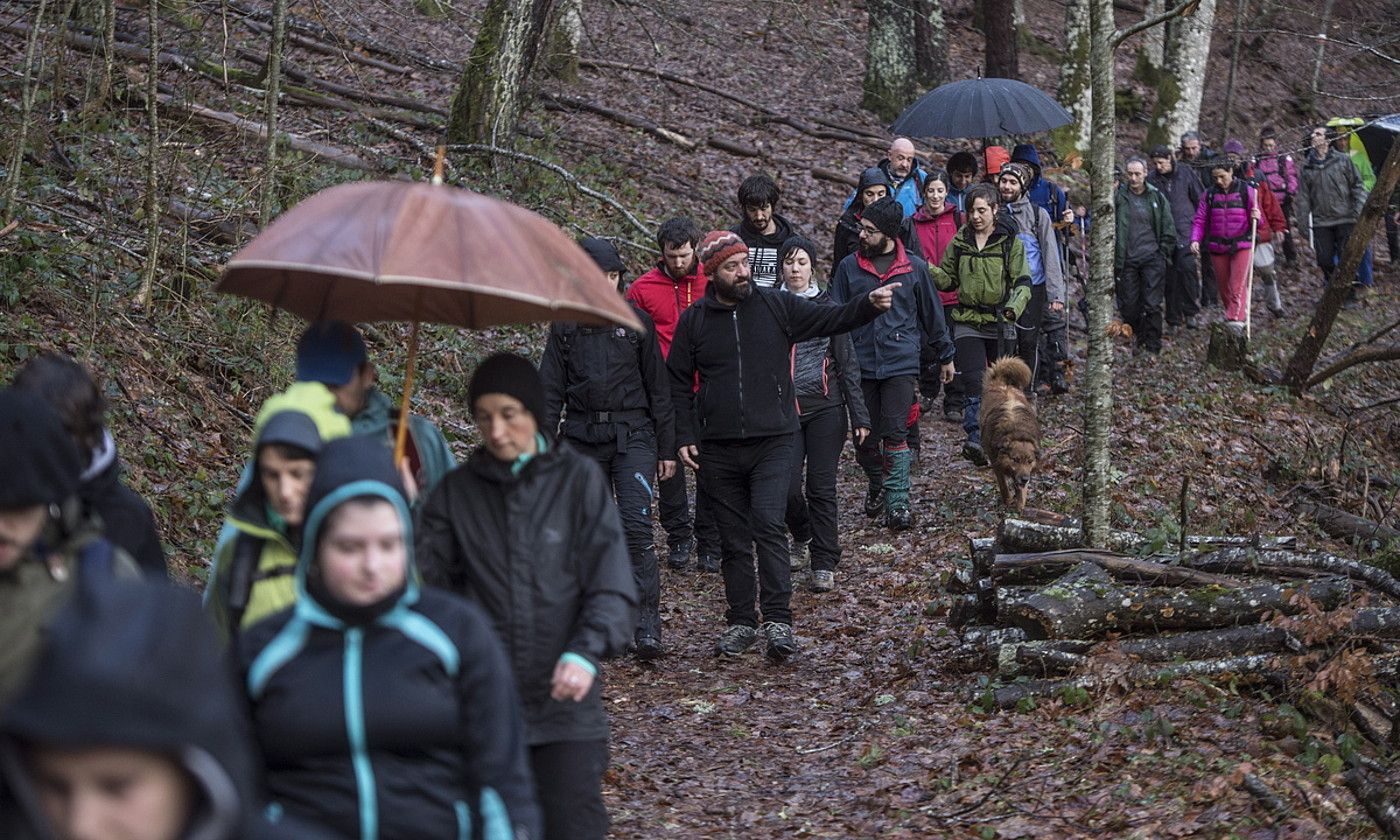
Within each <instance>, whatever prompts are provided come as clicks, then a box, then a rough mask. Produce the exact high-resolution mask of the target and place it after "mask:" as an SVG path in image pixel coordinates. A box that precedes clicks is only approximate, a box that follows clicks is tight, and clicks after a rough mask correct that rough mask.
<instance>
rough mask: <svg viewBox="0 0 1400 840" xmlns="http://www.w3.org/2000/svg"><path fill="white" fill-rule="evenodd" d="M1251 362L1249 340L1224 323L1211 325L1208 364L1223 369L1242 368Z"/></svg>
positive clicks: (1207, 351) (1207, 349)
mask: <svg viewBox="0 0 1400 840" xmlns="http://www.w3.org/2000/svg"><path fill="white" fill-rule="evenodd" d="M1248 362H1249V340H1248V339H1246V338H1245V337H1244V333H1243V332H1236V331H1235V330H1232V329H1230V328H1229V327H1227V326H1225V325H1224V324H1222V323H1216V324H1211V325H1210V344H1209V345H1208V346H1207V347H1206V364H1208V365H1210V366H1211V367H1216V368H1220V369H1221V370H1240V369H1241V368H1243V367H1244V366H1245V365H1246V364H1248Z"/></svg>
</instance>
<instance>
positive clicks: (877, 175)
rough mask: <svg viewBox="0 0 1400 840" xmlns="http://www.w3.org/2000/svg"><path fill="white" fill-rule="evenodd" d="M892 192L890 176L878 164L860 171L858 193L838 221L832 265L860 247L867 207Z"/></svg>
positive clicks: (838, 262)
mask: <svg viewBox="0 0 1400 840" xmlns="http://www.w3.org/2000/svg"><path fill="white" fill-rule="evenodd" d="M889 194H890V176H889V175H887V174H886V173H885V170H883V169H881V168H880V167H878V166H872V167H870V168H869V169H867V170H865V171H864V172H862V173H860V180H859V181H857V182H856V194H855V197H854V198H852V199H851V201H850V204H848V205H847V206H846V209H845V211H844V212H843V213H842V214H841V218H840V219H838V220H837V222H836V233H835V236H834V238H833V241H832V245H831V265H832V266H833V270H835V269H834V266H838V265H840V264H841V261H842V260H844V259H845V258H846V257H848V256H850V255H851V254H852V253H853V252H855V250H856V249H857V248H859V247H860V219H861V215H862V214H864V213H865V208H867V207H869V206H870V205H872V204H874V203H875V202H877V201H879V200H880V199H882V198H885V197H887V196H888V195H889Z"/></svg>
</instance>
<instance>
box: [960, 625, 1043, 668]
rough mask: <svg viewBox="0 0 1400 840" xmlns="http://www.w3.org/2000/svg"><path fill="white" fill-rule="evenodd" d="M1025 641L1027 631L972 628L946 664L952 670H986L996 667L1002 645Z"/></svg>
mask: <svg viewBox="0 0 1400 840" xmlns="http://www.w3.org/2000/svg"><path fill="white" fill-rule="evenodd" d="M1025 639H1026V634H1025V631H1023V630H1020V629H1019V628H1016V627H987V626H981V627H975V628H971V629H968V630H965V631H964V632H963V634H962V644H960V645H958V646H957V647H955V648H953V650H952V651H951V652H950V653H949V654H948V658H947V660H946V662H947V664H948V665H949V666H950V667H952V668H961V669H965V670H977V671H980V670H985V669H987V668H990V667H993V666H994V665H996V661H997V654H998V652H1000V650H1001V648H1002V645H1006V644H1015V643H1017V642H1023V641H1025Z"/></svg>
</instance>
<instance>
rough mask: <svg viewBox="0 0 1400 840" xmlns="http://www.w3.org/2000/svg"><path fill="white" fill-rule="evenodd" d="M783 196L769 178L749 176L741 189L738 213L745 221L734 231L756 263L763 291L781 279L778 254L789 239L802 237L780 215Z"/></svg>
mask: <svg viewBox="0 0 1400 840" xmlns="http://www.w3.org/2000/svg"><path fill="white" fill-rule="evenodd" d="M781 199H782V193H781V192H780V191H779V190H778V185H777V183H775V182H774V181H773V179H772V178H770V177H768V176H767V175H763V174H759V175H750V176H749V177H747V178H745V179H744V181H743V183H741V184H740V185H739V212H741V213H743V216H744V217H743V219H741V220H740V221H739V224H737V225H735V226H734V227H733V228H731V230H732V231H733V232H734V233H737V234H739V238H740V239H742V240H744V244H745V245H748V246H749V255H750V257H751V259H752V261H753V266H752V268H753V283H754V285H755V286H758V287H760V288H764V289H771V288H773V287H774V286H777V285H778V282H779V280H780V279H781V278H780V277H779V275H780V274H781V266H780V262H781V261H780V260H779V259H778V251H779V249H780V248H782V245H783V243H784V242H786V241H787V240H788V238H789V237H792V236H798V235H800V233H799V232H798V230H797V229H796V228H794V227H793V226H792V223H791V222H789V221H788V220H787V219H786V218H784V217H783V216H782V214H780V213H779V212H778V206H779V202H780V201H781Z"/></svg>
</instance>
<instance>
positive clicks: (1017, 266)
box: [928, 214, 1031, 329]
mask: <svg viewBox="0 0 1400 840" xmlns="http://www.w3.org/2000/svg"><path fill="white" fill-rule="evenodd" d="M995 225H996V226H995V227H994V228H992V235H991V236H990V237H989V238H988V239H987V244H986V245H985V246H984V247H982V248H980V249H979V248H978V247H977V240H976V238H975V237H974V235H973V233H972V229H971V227H970V226H967V225H964V226H963V228H962V229H961V230H959V231H958V233H957V235H956V236H954V237H953V241H952V242H949V243H948V250H947V251H946V252H944V254H943V261H942V262H941V263H939V264H938V265H934V264H933V263H932V262H930V263H929V266H928V270H929V273H930V274H932V275H933V283H934V285H935V286H937V287H938V290H939V291H940V292H953V291H955V292H957V293H958V302H957V304H956V305H955V306H954V307H953V321H954V322H956V323H959V324H968V325H970V326H973V327H977V328H978V329H983V328H986V327H990V326H992V325H994V324H996V323H998V322H999V321H1001V320H1002V316H1001V312H1002V310H1005V309H1010V310H1011V311H1013V312H1015V313H1016V317H1017V318H1019V317H1021V313H1022V312H1024V311H1025V309H1026V304H1028V303H1030V300H1031V270H1030V265H1029V264H1028V263H1027V262H1026V247H1025V246H1024V245H1022V244H1021V240H1020V238H1018V237H1017V236H1016V228H1015V225H1014V223H1013V222H1011V221H1010V220H1009V219H1007V218H1006V216H1005V215H1003V214H998V215H997V218H996V223H995Z"/></svg>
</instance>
